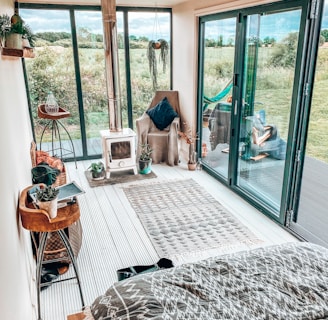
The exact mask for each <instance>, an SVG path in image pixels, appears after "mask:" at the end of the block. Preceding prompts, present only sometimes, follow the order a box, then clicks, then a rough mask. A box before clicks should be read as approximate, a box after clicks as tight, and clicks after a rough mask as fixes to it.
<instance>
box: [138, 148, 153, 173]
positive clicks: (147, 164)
mask: <svg viewBox="0 0 328 320" xmlns="http://www.w3.org/2000/svg"><path fill="white" fill-rule="evenodd" d="M152 152H153V149H152V148H151V146H150V145H149V144H148V143H144V144H141V145H140V155H139V173H141V174H148V173H150V172H151V163H152V158H151V154H152Z"/></svg>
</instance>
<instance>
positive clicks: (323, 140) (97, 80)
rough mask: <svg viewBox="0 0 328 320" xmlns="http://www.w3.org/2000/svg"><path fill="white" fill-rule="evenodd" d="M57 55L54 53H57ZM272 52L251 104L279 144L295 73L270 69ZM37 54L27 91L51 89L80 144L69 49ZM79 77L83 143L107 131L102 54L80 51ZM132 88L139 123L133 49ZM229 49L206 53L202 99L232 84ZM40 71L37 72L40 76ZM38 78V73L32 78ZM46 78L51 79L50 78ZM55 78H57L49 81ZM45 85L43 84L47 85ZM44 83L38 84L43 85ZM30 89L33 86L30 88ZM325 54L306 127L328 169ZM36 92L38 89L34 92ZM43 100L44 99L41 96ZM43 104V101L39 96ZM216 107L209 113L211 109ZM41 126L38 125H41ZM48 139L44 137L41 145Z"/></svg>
mask: <svg viewBox="0 0 328 320" xmlns="http://www.w3.org/2000/svg"><path fill="white" fill-rule="evenodd" d="M56 50H57V51H58V50H59V49H58V48H56ZM271 50H272V48H265V47H262V48H260V49H259V58H258V69H257V83H256V92H255V101H256V102H260V104H258V105H256V106H255V108H263V109H264V110H265V111H266V117H267V123H269V124H275V125H276V126H277V127H278V130H279V133H280V135H281V137H282V138H284V139H287V137H288V126H289V117H290V105H291V98H292V97H291V94H292V85H293V80H294V70H292V69H287V68H281V67H280V68H279V67H275V68H273V67H269V66H268V65H267V59H268V57H269V56H270V52H271ZM45 51H47V50H38V56H39V57H37V58H35V59H30V60H28V61H27V62H26V63H27V69H28V76H29V79H30V80H29V84H30V87H31V86H32V87H33V84H34V83H36V82H38V86H41V87H42V86H44V88H49V87H50V88H51V86H52V87H55V88H56V90H57V91H55V92H56V97H57V98H58V101H59V103H60V105H64V106H65V108H66V109H67V110H69V111H70V112H71V117H70V118H68V119H65V125H66V126H67V127H68V128H69V131H70V134H71V136H72V139H80V131H79V124H80V119H79V110H78V104H77V94H76V87H75V74H74V63H73V56H72V50H71V48H60V54H58V52H51V50H50V51H49V50H48V51H49V52H47V54H45V53H44V52H45ZM79 52H80V57H79V58H80V66H81V75H82V91H83V95H84V112H85V119H86V127H87V128H86V129H87V137H90V138H91V137H95V136H99V130H102V129H107V128H108V110H107V100H106V84H105V77H104V60H103V50H102V49H79ZM130 54H131V79H132V80H131V81H132V83H131V85H132V92H133V98H132V100H133V108H134V110H133V116H134V120H135V119H136V118H137V117H139V116H140V115H141V114H142V113H143V112H144V110H145V109H146V107H147V106H148V104H149V102H150V100H151V98H152V96H153V94H154V91H153V89H152V86H151V79H150V76H149V71H148V62H147V59H146V50H145V49H132V50H131V52H130ZM119 59H120V74H121V93H122V97H121V98H122V99H121V104H122V118H123V123H124V125H125V126H126V125H127V106H126V94H125V92H126V83H125V70H124V65H125V64H124V60H123V59H124V56H123V51H121V50H120V52H119ZM233 59H234V48H233V47H224V48H206V51H205V72H204V74H205V78H204V94H205V95H206V96H208V97H213V96H215V95H216V94H217V93H218V92H219V91H220V90H222V88H223V87H224V86H225V85H226V84H227V82H228V81H229V80H230V79H231V78H232V74H233V72H232V70H233ZM40 70H42V71H40ZM37 72H38V73H37ZM50 75H51V76H50ZM54 75H56V76H54ZM45 79H46V80H47V81H48V82H49V83H48V82H46V80H45ZM168 80H169V73H168V72H166V73H165V74H164V73H163V72H160V75H159V86H160V88H162V89H168V88H167V83H169V81H168ZM42 81H43V82H44V83H43V82H42ZM31 84H32V85H31ZM327 85H328V49H325V48H320V50H319V58H318V67H317V73H316V82H315V88H314V95H313V101H312V110H311V122H310V128H309V135H308V146H307V154H308V155H309V156H311V157H314V158H317V159H320V160H322V161H325V162H327V163H328V130H327V129H328V112H327V107H328V106H327V94H326V88H327ZM39 91H40V89H39ZM44 94H45V93H44ZM34 95H35V97H33V96H32V102H33V106H32V109H33V110H32V113H33V117H34V121H35V129H36V133H37V138H38V139H39V138H40V133H41V131H42V128H43V126H44V121H42V120H41V119H38V117H37V112H36V110H37V109H36V108H37V105H38V103H40V102H42V94H39V92H38V93H34ZM43 101H44V96H43ZM214 106H215V104H213V105H211V106H210V107H214ZM40 120H41V121H40ZM47 139H48V140H49V139H50V136H45V137H44V141H46V140H47Z"/></svg>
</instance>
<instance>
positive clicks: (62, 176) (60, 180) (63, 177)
mask: <svg viewBox="0 0 328 320" xmlns="http://www.w3.org/2000/svg"><path fill="white" fill-rule="evenodd" d="M43 153H44V154H46V152H43ZM30 155H31V161H32V167H35V166H36V165H37V164H38V163H39V161H38V159H37V152H36V143H35V142H34V141H32V142H31V148H30ZM50 158H52V159H57V160H58V159H59V158H56V157H50ZM61 165H62V170H61V172H60V174H59V175H58V176H57V179H56V181H55V182H54V183H53V184H52V186H53V187H58V186H61V185H63V184H66V182H67V180H66V168H65V165H64V162H62V161H61Z"/></svg>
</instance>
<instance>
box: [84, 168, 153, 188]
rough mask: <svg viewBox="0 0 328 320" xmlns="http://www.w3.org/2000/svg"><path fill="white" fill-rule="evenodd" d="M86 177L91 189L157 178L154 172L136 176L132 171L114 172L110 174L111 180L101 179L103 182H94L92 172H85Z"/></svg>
mask: <svg viewBox="0 0 328 320" xmlns="http://www.w3.org/2000/svg"><path fill="white" fill-rule="evenodd" d="M84 173H85V176H86V177H87V180H88V182H89V185H90V187H92V188H93V187H99V186H105V185H107V184H117V183H127V182H134V181H139V180H145V179H154V178H157V176H156V174H155V173H154V172H150V173H148V174H139V173H138V174H134V173H133V171H132V170H130V171H117V172H112V173H111V174H110V179H101V180H93V179H92V176H91V172H90V171H88V170H87V171H85V172H84Z"/></svg>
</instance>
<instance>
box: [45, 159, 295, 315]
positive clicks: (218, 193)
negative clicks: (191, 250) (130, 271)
mask: <svg viewBox="0 0 328 320" xmlns="http://www.w3.org/2000/svg"><path fill="white" fill-rule="evenodd" d="M90 163H91V161H90V160H88V161H80V162H78V163H77V169H76V168H75V163H74V162H69V163H66V169H67V172H68V176H69V180H70V181H73V180H74V181H76V182H77V183H78V184H79V185H80V186H81V187H82V188H83V189H84V190H85V194H83V195H80V196H79V205H80V210H81V223H82V227H83V242H82V247H81V250H80V253H79V255H78V259H77V263H78V266H79V271H80V276H81V282H82V288H83V291H84V299H85V302H86V304H87V305H89V304H91V303H92V302H93V300H94V299H95V298H96V297H97V296H99V295H100V294H102V293H104V292H105V291H106V289H107V288H108V287H109V286H110V285H111V284H112V283H114V282H115V281H116V279H117V275H116V270H117V269H120V268H123V267H127V266H130V265H136V264H151V263H153V262H155V261H157V259H158V255H157V253H156V251H155V250H154V248H153V247H152V245H151V242H150V240H149V238H148V237H147V235H146V233H145V231H144V229H143V226H142V225H141V223H140V222H139V220H138V217H137V215H136V213H135V212H134V211H133V209H132V207H131V206H130V203H129V202H128V200H127V199H126V197H125V194H124V192H123V189H122V186H123V185H122V184H117V185H106V186H103V187H96V188H90V187H89V184H88V182H87V179H86V177H85V174H84V171H85V170H86V169H87V168H88V166H89V165H90ZM153 170H154V172H155V173H156V175H157V178H156V179H154V181H159V182H160V181H167V180H169V181H171V180H176V179H184V178H193V179H194V180H195V181H197V182H198V183H199V184H200V185H201V186H203V187H204V188H205V189H206V190H207V191H208V192H209V193H210V194H211V195H212V196H213V197H215V198H216V199H217V200H218V201H220V202H221V203H222V204H223V205H224V206H225V207H226V208H227V209H228V210H229V211H230V212H231V213H232V214H234V215H235V216H236V217H237V218H238V219H240V221H241V222H242V223H244V224H245V225H246V226H248V227H249V228H250V229H251V230H252V231H253V232H254V233H255V234H256V235H257V236H258V237H259V238H260V239H262V240H263V241H264V242H263V244H264V245H270V244H276V243H282V242H289V241H297V240H296V239H295V238H294V237H293V236H292V235H290V234H289V233H287V232H286V231H285V230H283V229H282V228H281V227H279V226H278V225H277V224H275V223H274V222H272V221H271V220H270V219H269V218H267V217H265V216H264V215H263V214H262V213H260V212H259V211H257V210H256V209H254V208H253V207H251V206H250V205H249V204H248V203H246V202H245V201H244V200H242V199H240V198H239V197H238V196H237V195H236V194H234V193H233V192H232V191H231V190H229V189H227V188H226V187H225V186H224V185H222V184H220V183H219V182H217V181H216V180H215V179H214V178H213V177H211V176H210V175H208V174H207V173H206V172H205V171H203V170H201V171H199V170H198V171H188V169H187V165H186V164H185V163H180V164H179V166H175V167H169V166H167V165H164V164H160V165H154V166H153ZM152 182H153V181H152V180H143V181H139V182H138V183H146V184H148V183H152ZM124 185H128V184H124ZM71 269H72V268H70V271H69V272H68V274H67V275H66V276H68V275H70V274H73V273H72V270H71ZM41 301H42V302H41V303H42V315H43V320H66V316H67V315H69V314H72V313H75V312H78V311H80V309H81V305H80V299H79V292H78V287H77V284H76V282H75V281H68V282H62V283H57V284H53V285H52V286H51V287H49V288H47V289H46V290H44V291H43V292H42V295H41Z"/></svg>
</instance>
